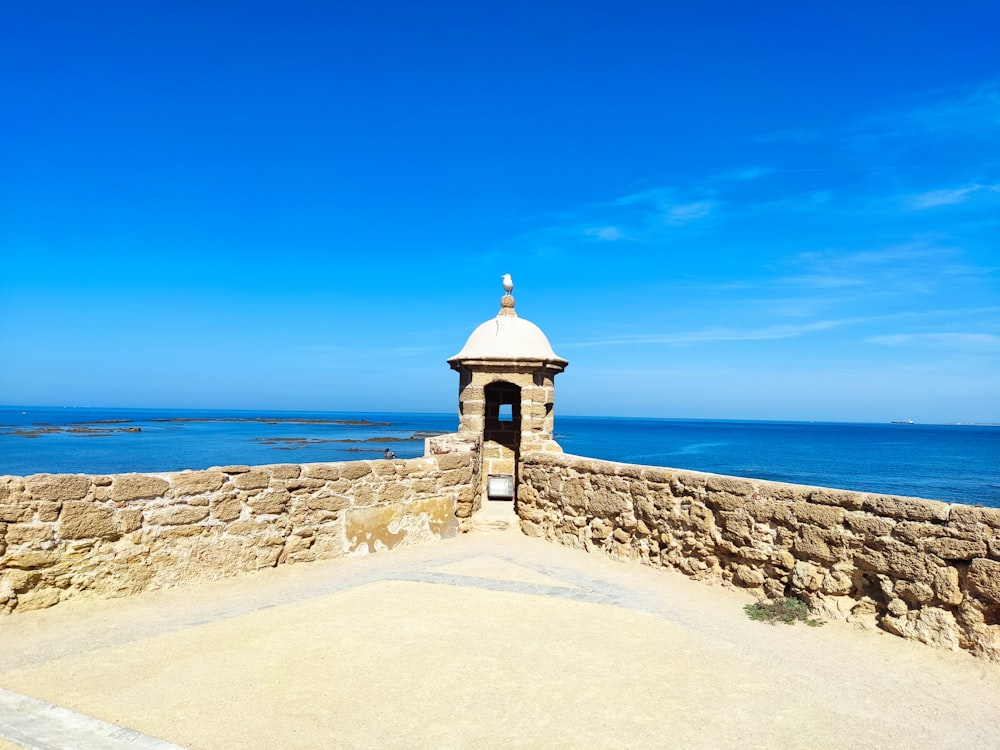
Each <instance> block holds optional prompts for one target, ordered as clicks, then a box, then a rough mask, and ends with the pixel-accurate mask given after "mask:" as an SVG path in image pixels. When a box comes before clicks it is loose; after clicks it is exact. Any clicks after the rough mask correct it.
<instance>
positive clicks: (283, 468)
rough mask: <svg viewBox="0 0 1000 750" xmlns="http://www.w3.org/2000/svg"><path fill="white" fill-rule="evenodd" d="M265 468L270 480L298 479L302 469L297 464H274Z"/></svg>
mask: <svg viewBox="0 0 1000 750" xmlns="http://www.w3.org/2000/svg"><path fill="white" fill-rule="evenodd" d="M267 468H268V470H269V471H270V472H271V479H298V478H299V476H300V475H301V474H302V467H301V466H299V465H298V464H275V465H274V466H269V467H267Z"/></svg>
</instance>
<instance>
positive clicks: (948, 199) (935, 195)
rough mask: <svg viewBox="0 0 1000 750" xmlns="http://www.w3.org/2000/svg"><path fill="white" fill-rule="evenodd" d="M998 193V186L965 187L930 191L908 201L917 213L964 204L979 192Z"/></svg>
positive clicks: (977, 185)
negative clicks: (927, 209)
mask: <svg viewBox="0 0 1000 750" xmlns="http://www.w3.org/2000/svg"><path fill="white" fill-rule="evenodd" d="M983 191H985V192H987V193H1000V184H997V185H979V184H976V185H967V186H965V187H960V188H949V189H945V190H931V191H929V192H926V193H921V194H919V195H915V196H913V197H912V198H911V199H910V205H911V206H913V208H915V209H917V210H918V211H920V210H923V209H926V208H934V207H936V206H949V205H953V204H955V203H964V202H965V201H966V200H968V199H969V198H970V197H971V196H973V195H975V194H976V193H980V192H983Z"/></svg>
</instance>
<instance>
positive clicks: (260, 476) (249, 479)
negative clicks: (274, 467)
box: [232, 469, 271, 490]
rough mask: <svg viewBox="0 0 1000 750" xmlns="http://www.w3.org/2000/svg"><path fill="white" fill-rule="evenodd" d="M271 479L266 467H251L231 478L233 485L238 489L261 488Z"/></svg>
mask: <svg viewBox="0 0 1000 750" xmlns="http://www.w3.org/2000/svg"><path fill="white" fill-rule="evenodd" d="M270 481H271V475H270V474H268V473H267V470H266V469H251V470H250V471H246V472H243V473H241V474H237V475H236V476H234V477H233V478H232V483H233V486H234V487H236V488H237V489H240V490H262V489H264V488H265V487H267V485H268V484H269V483H270Z"/></svg>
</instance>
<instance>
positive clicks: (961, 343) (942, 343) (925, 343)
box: [865, 333, 1000, 352]
mask: <svg viewBox="0 0 1000 750" xmlns="http://www.w3.org/2000/svg"><path fill="white" fill-rule="evenodd" d="M865 341H866V342H868V343H870V344H882V345H883V346H896V347H904V346H905V347H924V348H933V349H964V350H973V351H985V352H1000V336H997V335H995V334H992V333H893V334H888V335H885V336H872V337H870V338H867V339H865Z"/></svg>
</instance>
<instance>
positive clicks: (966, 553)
mask: <svg viewBox="0 0 1000 750" xmlns="http://www.w3.org/2000/svg"><path fill="white" fill-rule="evenodd" d="M924 549H925V550H926V551H927V552H930V553H931V554H932V555H937V556H938V557H940V558H942V559H944V560H971V559H972V558H974V557H985V556H986V542H985V540H978V539H977V540H972V539H950V538H948V537H941V538H937V539H931V540H930V541H928V542H927V543H926V544H925V545H924Z"/></svg>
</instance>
